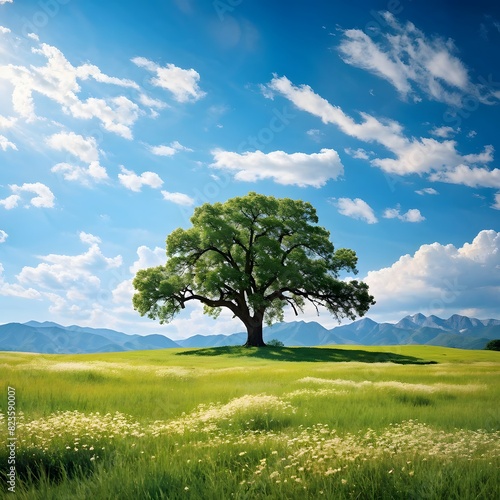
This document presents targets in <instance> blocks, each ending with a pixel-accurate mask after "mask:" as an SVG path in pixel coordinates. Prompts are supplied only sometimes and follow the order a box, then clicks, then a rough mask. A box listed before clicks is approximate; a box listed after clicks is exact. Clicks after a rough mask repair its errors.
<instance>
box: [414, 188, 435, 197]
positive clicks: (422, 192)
mask: <svg viewBox="0 0 500 500" xmlns="http://www.w3.org/2000/svg"><path fill="white" fill-rule="evenodd" d="M415 193H417V194H419V195H421V196H423V195H425V194H439V193H438V191H436V190H435V189H434V188H424V189H418V190H416V191H415Z"/></svg>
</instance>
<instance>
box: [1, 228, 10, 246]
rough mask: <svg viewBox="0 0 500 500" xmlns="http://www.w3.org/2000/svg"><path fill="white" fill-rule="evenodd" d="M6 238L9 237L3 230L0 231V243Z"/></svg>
mask: <svg viewBox="0 0 500 500" xmlns="http://www.w3.org/2000/svg"><path fill="white" fill-rule="evenodd" d="M8 236H9V235H8V234H7V233H6V232H5V231H4V230H3V229H0V243H5V242H6V241H7V238H8Z"/></svg>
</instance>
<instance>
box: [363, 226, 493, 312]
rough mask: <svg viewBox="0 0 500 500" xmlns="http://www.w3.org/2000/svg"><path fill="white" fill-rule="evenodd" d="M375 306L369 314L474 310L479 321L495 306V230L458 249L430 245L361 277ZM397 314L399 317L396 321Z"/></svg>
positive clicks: (482, 233)
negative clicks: (372, 297) (479, 318)
mask: <svg viewBox="0 0 500 500" xmlns="http://www.w3.org/2000/svg"><path fill="white" fill-rule="evenodd" d="M364 281H365V282H366V283H367V284H368V285H369V287H370V293H371V294H372V295H373V296H374V297H375V300H376V301H377V304H376V305H375V306H373V308H372V310H371V311H373V313H374V314H381V313H382V314H383V313H392V314H394V315H395V316H396V317H397V316H398V314H400V315H401V316H403V315H405V314H408V313H414V312H423V313H425V314H438V315H439V314H441V315H446V314H453V313H456V312H461V311H467V310H471V309H473V310H475V311H476V313H477V315H478V316H479V317H482V318H486V317H493V316H494V315H497V314H498V308H499V307H500V302H499V297H500V232H496V231H493V230H483V231H481V232H480V233H479V234H478V235H477V236H476V237H475V238H474V239H473V241H472V242H471V243H464V244H463V245H462V246H461V247H458V248H457V247H455V246H454V245H451V244H441V243H437V242H436V243H432V244H429V245H422V246H421V247H420V248H419V249H418V250H417V251H416V252H415V253H414V254H413V255H409V254H408V255H404V256H402V257H401V258H400V259H399V260H398V261H397V262H395V263H394V264H392V265H391V266H390V267H387V268H384V269H380V270H378V271H370V272H369V273H368V275H367V276H366V277H365V278H364ZM401 316H400V317H401Z"/></svg>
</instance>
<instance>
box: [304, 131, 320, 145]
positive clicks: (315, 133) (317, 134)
mask: <svg viewBox="0 0 500 500" xmlns="http://www.w3.org/2000/svg"><path fill="white" fill-rule="evenodd" d="M306 134H307V135H308V136H309V137H310V138H311V139H312V140H313V141H314V142H320V140H321V135H322V134H321V131H320V130H318V129H317V128H311V129H309V130H308V131H307V132H306Z"/></svg>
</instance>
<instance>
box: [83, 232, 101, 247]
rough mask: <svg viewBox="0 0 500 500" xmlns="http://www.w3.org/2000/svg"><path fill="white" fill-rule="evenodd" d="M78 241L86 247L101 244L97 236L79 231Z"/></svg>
mask: <svg viewBox="0 0 500 500" xmlns="http://www.w3.org/2000/svg"><path fill="white" fill-rule="evenodd" d="M79 237H80V241H81V242H82V243H86V244H87V245H99V243H101V238H99V236H94V235H93V234H90V233H86V232H85V231H81V232H80V234H79Z"/></svg>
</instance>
